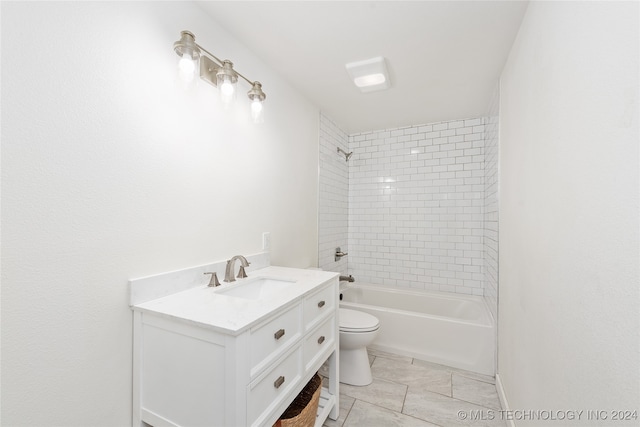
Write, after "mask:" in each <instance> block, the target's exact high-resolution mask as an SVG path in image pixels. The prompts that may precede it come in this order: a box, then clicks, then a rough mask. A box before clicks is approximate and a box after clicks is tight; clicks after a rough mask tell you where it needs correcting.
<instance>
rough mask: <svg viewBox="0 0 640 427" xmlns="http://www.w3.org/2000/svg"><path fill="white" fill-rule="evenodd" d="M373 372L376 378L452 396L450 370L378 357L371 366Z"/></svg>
mask: <svg viewBox="0 0 640 427" xmlns="http://www.w3.org/2000/svg"><path fill="white" fill-rule="evenodd" d="M371 373H372V374H373V376H374V378H381V379H385V380H387V381H393V382H397V383H400V384H406V385H408V386H409V387H411V386H414V387H416V389H418V388H419V389H420V390H424V391H432V392H435V393H441V394H445V395H447V396H451V373H450V372H448V371H444V370H439V369H431V368H428V367H424V366H417V365H412V364H407V363H403V362H398V361H396V360H391V359H387V358H384V357H376V360H375V361H374V362H373V365H372V366H371Z"/></svg>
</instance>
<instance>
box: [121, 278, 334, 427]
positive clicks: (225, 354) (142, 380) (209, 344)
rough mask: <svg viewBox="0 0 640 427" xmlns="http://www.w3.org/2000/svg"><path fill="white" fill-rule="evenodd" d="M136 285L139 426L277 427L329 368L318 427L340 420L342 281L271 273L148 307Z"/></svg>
mask: <svg viewBox="0 0 640 427" xmlns="http://www.w3.org/2000/svg"><path fill="white" fill-rule="evenodd" d="M199 274H202V273H199ZM200 277H201V276H200ZM200 280H205V279H204V278H202V279H200ZM131 286H132V306H131V308H132V310H133V312H134V320H133V324H134V330H133V339H134V345H133V347H134V363H133V375H134V383H133V425H134V426H144V425H145V423H146V424H150V425H152V426H154V427H162V426H225V427H228V426H271V425H273V423H275V421H276V420H277V419H278V418H279V416H280V415H281V414H282V412H283V411H284V410H285V409H286V408H287V407H288V406H289V404H290V403H291V402H292V401H293V399H294V398H295V397H296V396H297V395H298V393H299V392H300V391H301V390H302V388H303V387H304V386H305V385H306V383H307V382H308V381H309V380H310V379H311V377H312V376H313V375H314V374H315V373H316V372H317V371H318V370H319V369H320V367H321V366H322V365H323V364H324V363H325V362H327V361H328V366H329V375H328V381H325V386H324V387H323V389H322V391H321V397H320V408H319V409H318V416H317V418H316V420H317V421H316V426H321V425H322V424H323V423H324V421H325V420H326V418H327V417H331V418H332V419H336V418H337V417H338V381H339V379H338V372H339V369H338V343H339V339H338V337H339V335H338V324H337V310H338V303H337V295H338V274H337V273H330V272H324V271H316V270H302V269H293V268H284V267H273V266H269V267H266V268H261V269H259V270H254V271H251V272H249V277H247V278H244V279H237V280H236V281H234V282H230V283H223V284H222V285H221V286H218V287H207V286H206V285H199V286H195V287H191V288H188V289H186V290H181V291H179V292H175V293H170V294H168V295H165V296H162V297H159V298H154V299H151V300H148V301H145V302H141V303H136V299H135V298H134V297H133V295H134V294H135V292H139V290H137V289H136V283H134V281H132V282H131ZM145 286H146V287H147V288H150V287H149V286H148V283H147V284H146V285H145ZM163 286H167V285H166V284H165V285H163ZM138 299H139V298H138Z"/></svg>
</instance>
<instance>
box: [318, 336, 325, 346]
mask: <svg viewBox="0 0 640 427" xmlns="http://www.w3.org/2000/svg"><path fill="white" fill-rule="evenodd" d="M323 342H324V335H320V338H318V344H322V343H323Z"/></svg>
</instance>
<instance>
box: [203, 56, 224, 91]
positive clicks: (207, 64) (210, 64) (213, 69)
mask: <svg viewBox="0 0 640 427" xmlns="http://www.w3.org/2000/svg"><path fill="white" fill-rule="evenodd" d="M218 68H220V65H218V64H216V63H215V62H214V61H213V60H212V59H210V58H208V57H206V56H204V55H201V56H200V78H201V79H202V80H204V81H205V82H207V83H209V84H210V85H213V86H214V87H218V78H217V76H216V73H217V72H218Z"/></svg>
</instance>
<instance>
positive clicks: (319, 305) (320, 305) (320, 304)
mask: <svg viewBox="0 0 640 427" xmlns="http://www.w3.org/2000/svg"><path fill="white" fill-rule="evenodd" d="M322 307H324V300H323V301H320V302H319V303H318V308H322Z"/></svg>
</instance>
